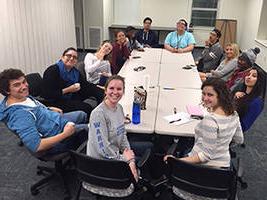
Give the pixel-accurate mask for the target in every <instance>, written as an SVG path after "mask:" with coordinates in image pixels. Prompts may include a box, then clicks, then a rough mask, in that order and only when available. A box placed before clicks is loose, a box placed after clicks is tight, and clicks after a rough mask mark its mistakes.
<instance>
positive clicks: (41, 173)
mask: <svg viewBox="0 0 267 200" xmlns="http://www.w3.org/2000/svg"><path fill="white" fill-rule="evenodd" d="M36 174H37V175H38V176H40V175H43V174H44V172H43V170H37V171H36Z"/></svg>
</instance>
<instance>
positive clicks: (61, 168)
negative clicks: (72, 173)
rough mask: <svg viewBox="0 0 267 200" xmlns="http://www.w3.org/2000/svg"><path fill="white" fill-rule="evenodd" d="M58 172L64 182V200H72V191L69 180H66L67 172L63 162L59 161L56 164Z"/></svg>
mask: <svg viewBox="0 0 267 200" xmlns="http://www.w3.org/2000/svg"><path fill="white" fill-rule="evenodd" d="M55 168H56V172H57V173H58V174H59V175H60V177H61V179H62V181H63V187H64V200H69V199H71V195H70V190H69V187H68V183H67V179H66V170H65V168H64V166H63V163H62V161H58V162H56V163H55Z"/></svg>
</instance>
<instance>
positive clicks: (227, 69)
mask: <svg viewBox="0 0 267 200" xmlns="http://www.w3.org/2000/svg"><path fill="white" fill-rule="evenodd" d="M237 60H238V59H237V58H234V59H232V60H230V61H228V62H227V63H225V60H223V61H222V62H221V64H220V65H219V67H218V68H217V69H216V70H214V71H212V72H211V73H207V77H208V78H209V77H217V78H221V79H223V80H224V81H226V80H228V78H229V77H230V76H231V75H232V74H233V73H234V71H235V69H236V68H237Z"/></svg>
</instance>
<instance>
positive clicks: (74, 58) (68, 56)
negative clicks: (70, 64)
mask: <svg viewBox="0 0 267 200" xmlns="http://www.w3.org/2000/svg"><path fill="white" fill-rule="evenodd" d="M64 56H66V57H67V58H68V59H71V58H72V59H73V60H77V59H78V57H77V56H76V55H72V54H65V55H64Z"/></svg>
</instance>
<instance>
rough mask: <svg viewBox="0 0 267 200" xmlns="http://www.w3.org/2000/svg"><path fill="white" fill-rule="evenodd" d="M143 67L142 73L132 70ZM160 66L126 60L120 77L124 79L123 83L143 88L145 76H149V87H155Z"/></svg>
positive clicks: (153, 63) (152, 63)
mask: <svg viewBox="0 0 267 200" xmlns="http://www.w3.org/2000/svg"><path fill="white" fill-rule="evenodd" d="M139 66H144V67H145V69H144V70H142V71H135V70H134V68H136V67H139ZM159 71H160V64H159V63H155V62H143V61H141V60H138V59H136V60H128V61H127V62H126V63H125V64H124V66H123V67H122V69H121V70H120V73H119V74H120V75H121V76H123V77H125V82H126V83H127V84H128V83H129V84H133V85H136V86H140V85H143V86H145V82H144V79H145V76H147V75H148V76H149V79H150V85H149V86H157V85H158V80H159Z"/></svg>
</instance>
